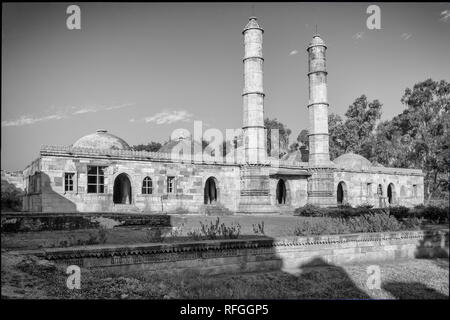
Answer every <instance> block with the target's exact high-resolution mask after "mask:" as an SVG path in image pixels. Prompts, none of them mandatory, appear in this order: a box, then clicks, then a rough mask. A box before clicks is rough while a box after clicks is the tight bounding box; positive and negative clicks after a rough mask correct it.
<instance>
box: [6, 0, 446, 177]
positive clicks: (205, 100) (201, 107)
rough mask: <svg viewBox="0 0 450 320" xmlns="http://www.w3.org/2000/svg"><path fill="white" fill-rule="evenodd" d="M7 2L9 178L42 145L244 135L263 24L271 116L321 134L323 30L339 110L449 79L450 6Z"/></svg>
mask: <svg viewBox="0 0 450 320" xmlns="http://www.w3.org/2000/svg"><path fill="white" fill-rule="evenodd" d="M70 4H77V3H47V4H43V3H41V4H37V3H36V4H31V3H29V4H26V3H18V4H13V3H8V4H4V3H3V4H2V93H1V96H2V100H1V121H2V122H1V125H2V127H1V133H2V135H1V169H2V170H8V171H14V170H23V169H24V168H25V167H26V166H27V165H28V164H29V163H30V162H31V161H32V160H34V159H36V158H37V157H38V155H39V149H40V147H41V146H42V145H63V146H65V145H71V144H72V143H73V142H75V141H76V140H77V139H79V138H80V137H82V136H84V135H87V134H90V133H92V132H95V130H97V129H106V130H108V132H110V133H113V134H115V135H117V136H119V137H121V138H123V139H124V140H125V141H127V142H128V143H129V144H130V145H134V144H139V143H147V142H150V141H159V142H163V141H166V140H168V139H169V137H170V135H171V133H172V132H173V130H175V129H177V128H186V129H188V130H189V131H191V132H192V131H193V121H194V120H201V121H203V128H204V129H207V128H218V129H220V130H222V132H225V129H226V128H230V129H232V128H239V127H241V126H242V97H241V94H242V89H243V64H242V57H243V54H244V52H243V39H242V33H241V32H242V29H243V28H244V26H245V25H246V23H247V22H248V17H249V16H251V15H252V14H254V15H255V16H257V17H258V22H259V23H260V25H261V26H262V28H263V29H264V43H263V55H264V91H265V94H266V97H265V105H264V106H265V116H267V117H270V118H277V119H278V120H279V121H281V122H282V123H284V124H286V125H287V127H288V128H290V129H291V130H292V134H291V142H293V141H294V140H295V139H296V137H297V135H298V133H299V132H300V131H301V130H302V129H307V128H308V116H307V107H306V106H307V104H308V78H307V69H308V64H307V62H308V61H307V55H306V47H307V46H308V43H309V42H310V40H311V38H312V36H313V34H314V30H315V25H317V29H318V32H319V34H320V35H321V36H322V38H323V39H324V40H325V42H326V44H327V46H328V50H327V66H328V100H329V103H330V108H329V112H330V113H336V114H340V115H343V114H344V113H345V111H346V110H347V108H348V106H349V105H350V104H351V103H352V102H353V101H354V100H355V99H356V98H357V97H359V96H360V95H362V94H365V95H366V96H367V97H368V98H369V100H374V99H378V100H379V101H380V102H381V103H382V104H383V115H382V119H383V120H385V119H386V120H387V119H391V118H392V117H393V116H395V115H397V114H398V113H400V112H401V111H402V110H403V109H404V106H403V105H402V104H401V102H400V99H401V97H402V95H403V93H404V91H405V89H406V88H412V86H413V85H414V84H415V83H417V82H420V81H423V80H425V79H427V78H432V79H433V80H446V81H449V80H450V63H449V61H450V60H449V52H450V32H449V31H450V5H449V4H448V3H397V4H396V3H378V6H379V7H380V9H381V29H380V30H369V29H368V28H367V26H366V20H367V18H368V17H369V15H370V14H367V13H366V9H367V7H368V6H369V5H370V3H253V9H252V4H251V3H236V2H235V3H134V4H128V3H123V4H122V3H78V5H79V7H80V9H81V30H69V29H68V28H67V26H66V19H67V18H68V17H69V14H67V13H66V9H67V7H68V6H69V5H70Z"/></svg>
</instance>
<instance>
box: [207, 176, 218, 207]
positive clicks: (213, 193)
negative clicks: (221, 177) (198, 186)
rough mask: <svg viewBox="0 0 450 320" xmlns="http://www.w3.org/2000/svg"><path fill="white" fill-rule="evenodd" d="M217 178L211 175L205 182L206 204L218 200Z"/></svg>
mask: <svg viewBox="0 0 450 320" xmlns="http://www.w3.org/2000/svg"><path fill="white" fill-rule="evenodd" d="M216 182H217V180H216V178H214V177H209V178H208V179H207V180H206V182H205V191H204V196H205V204H211V203H214V202H216V201H217V198H218V197H217V183H216Z"/></svg>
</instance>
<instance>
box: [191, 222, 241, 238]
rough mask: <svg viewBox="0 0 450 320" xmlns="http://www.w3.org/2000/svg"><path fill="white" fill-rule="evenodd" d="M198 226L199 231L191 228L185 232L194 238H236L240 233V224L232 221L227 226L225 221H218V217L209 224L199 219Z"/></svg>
mask: <svg viewBox="0 0 450 320" xmlns="http://www.w3.org/2000/svg"><path fill="white" fill-rule="evenodd" d="M200 226H201V228H200V231H197V230H191V231H189V232H188V233H187V236H188V237H190V238H193V239H194V240H200V239H209V240H214V239H218V238H225V239H237V238H238V237H239V235H240V233H241V225H240V224H239V223H232V224H231V226H229V227H227V226H226V225H225V223H220V218H217V219H216V221H215V222H212V221H211V222H210V223H209V224H205V223H203V222H201V221H200Z"/></svg>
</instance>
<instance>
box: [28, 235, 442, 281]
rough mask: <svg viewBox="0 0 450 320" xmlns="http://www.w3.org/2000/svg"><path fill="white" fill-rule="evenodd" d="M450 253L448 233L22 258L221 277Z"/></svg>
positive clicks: (70, 251) (74, 251)
mask: <svg viewBox="0 0 450 320" xmlns="http://www.w3.org/2000/svg"><path fill="white" fill-rule="evenodd" d="M448 248H449V243H448V230H440V231H401V232H385V233H361V234H350V235H333V236H314V237H289V238H279V239H271V238H260V239H249V240H214V241H197V242H190V243H160V244H145V245H127V246H114V247H112V246H103V247H102V246H95V247H91V248H89V247H73V248H48V249H45V250H29V251H20V253H22V254H32V255H37V256H39V257H42V258H45V259H48V260H52V261H55V262H58V263H62V264H66V265H70V264H75V265H78V266H80V267H86V268H114V269H116V270H119V271H126V270H127V271H128V270H140V271H142V270H149V271H156V272H184V271H186V270H197V271H199V272H201V273H204V274H220V273H228V272H255V271H269V270H277V269H287V268H289V269H292V268H294V269H296V268H299V267H300V266H301V265H303V264H306V263H308V264H311V263H314V264H333V265H343V264H347V263H362V262H374V263H376V262H380V261H385V260H391V261H392V260H398V259H410V258H433V257H438V256H439V257H448Z"/></svg>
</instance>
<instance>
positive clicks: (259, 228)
mask: <svg viewBox="0 0 450 320" xmlns="http://www.w3.org/2000/svg"><path fill="white" fill-rule="evenodd" d="M252 226H253V232H254V233H255V234H261V235H265V232H264V221H261V222H258V224H253V225H252Z"/></svg>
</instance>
